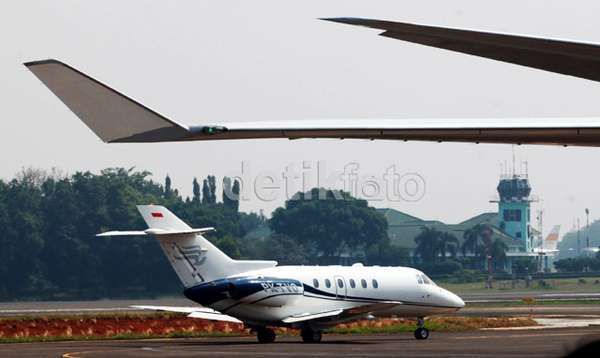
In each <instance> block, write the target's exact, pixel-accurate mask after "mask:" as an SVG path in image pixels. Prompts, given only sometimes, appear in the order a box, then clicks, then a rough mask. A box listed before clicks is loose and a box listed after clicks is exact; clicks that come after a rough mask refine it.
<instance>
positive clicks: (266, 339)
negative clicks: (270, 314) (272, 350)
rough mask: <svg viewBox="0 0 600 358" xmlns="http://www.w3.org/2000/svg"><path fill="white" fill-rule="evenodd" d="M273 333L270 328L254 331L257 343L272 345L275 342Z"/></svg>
mask: <svg viewBox="0 0 600 358" xmlns="http://www.w3.org/2000/svg"><path fill="white" fill-rule="evenodd" d="M275 337H276V335H275V331H274V330H272V329H270V328H262V329H259V330H258V331H256V338H257V339H258V343H273V342H275Z"/></svg>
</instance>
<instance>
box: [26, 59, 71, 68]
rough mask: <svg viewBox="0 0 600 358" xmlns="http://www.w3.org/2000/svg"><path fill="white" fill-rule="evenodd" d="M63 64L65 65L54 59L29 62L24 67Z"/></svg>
mask: <svg viewBox="0 0 600 358" xmlns="http://www.w3.org/2000/svg"><path fill="white" fill-rule="evenodd" d="M50 63H53V64H61V65H63V64H64V63H62V62H61V61H59V60H56V59H53V58H48V59H45V60H36V61H28V62H24V63H23V65H24V66H25V67H32V66H37V65H47V64H50Z"/></svg>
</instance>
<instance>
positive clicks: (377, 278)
mask: <svg viewBox="0 0 600 358" xmlns="http://www.w3.org/2000/svg"><path fill="white" fill-rule="evenodd" d="M138 209H139V211H140V213H141V214H142V216H143V218H144V220H145V221H146V223H147V224H148V227H149V228H148V229H147V230H145V231H111V232H106V233H103V234H99V235H98V236H139V235H141V236H153V237H155V238H156V239H157V240H158V242H159V243H160V246H161V247H162V249H163V251H164V253H165V255H166V256H167V259H168V261H169V262H170V263H171V265H172V266H173V269H175V272H176V273H177V275H178V276H179V278H180V279H181V282H182V283H183V285H184V287H185V290H184V291H183V293H184V295H185V296H186V297H187V298H189V299H190V300H192V301H194V302H197V303H199V304H200V305H201V307H165V306H134V307H137V308H142V309H154V310H163V311H172V312H183V313H188V314H189V317H195V318H204V319H209V320H220V321H227V322H237V323H244V324H245V325H246V326H247V327H250V328H251V329H252V330H254V331H256V333H257V338H258V341H259V342H261V343H270V342H273V341H274V340H275V332H274V331H273V329H271V328H270V327H274V326H283V327H293V328H299V329H301V336H302V340H303V341H304V342H307V343H316V342H320V341H321V331H322V330H323V329H325V328H327V327H331V326H333V325H336V324H338V323H342V322H349V321H355V320H360V319H365V318H371V317H385V316H399V317H417V318H418V327H417V329H416V330H415V332H414V333H415V337H416V338H417V339H427V337H429V331H428V330H427V328H425V327H424V326H423V325H424V319H423V318H424V317H426V316H431V315H435V314H447V313H454V312H456V311H458V310H459V309H460V308H462V307H464V306H465V303H464V302H463V300H462V299H460V297H458V296H457V295H455V294H453V293H452V292H450V291H447V290H445V289H443V288H441V287H439V286H437V285H436V284H435V283H433V281H431V279H429V278H428V277H427V276H426V275H425V274H423V273H422V272H421V271H419V270H415V269H413V268H408V267H379V266H372V267H367V266H363V265H362V264H354V265H352V266H277V262H276V261H245V260H233V259H231V258H230V257H228V256H227V255H226V254H225V253H223V252H222V251H221V250H219V249H218V248H217V247H215V246H214V245H213V244H211V243H210V242H209V241H208V240H207V239H205V238H204V237H203V236H202V234H203V233H206V232H209V231H211V230H213V228H203V229H192V228H190V227H189V226H188V225H187V224H186V223H184V222H183V221H181V220H180V219H179V218H178V217H176V216H175V215H174V214H173V213H171V212H170V211H169V210H167V209H166V208H164V207H162V206H157V205H140V206H138Z"/></svg>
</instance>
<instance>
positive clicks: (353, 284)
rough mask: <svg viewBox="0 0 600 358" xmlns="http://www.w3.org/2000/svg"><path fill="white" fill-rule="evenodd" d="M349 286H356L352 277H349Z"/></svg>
mask: <svg viewBox="0 0 600 358" xmlns="http://www.w3.org/2000/svg"><path fill="white" fill-rule="evenodd" d="M350 287H352V288H355V287H356V282H354V279H352V278H351V279H350Z"/></svg>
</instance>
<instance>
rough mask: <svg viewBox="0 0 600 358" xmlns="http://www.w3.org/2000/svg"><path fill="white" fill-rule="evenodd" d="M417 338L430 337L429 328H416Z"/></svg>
mask: <svg viewBox="0 0 600 358" xmlns="http://www.w3.org/2000/svg"><path fill="white" fill-rule="evenodd" d="M415 338H416V339H419V340H420V339H427V338H429V330H428V329H427V328H417V329H415Z"/></svg>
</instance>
